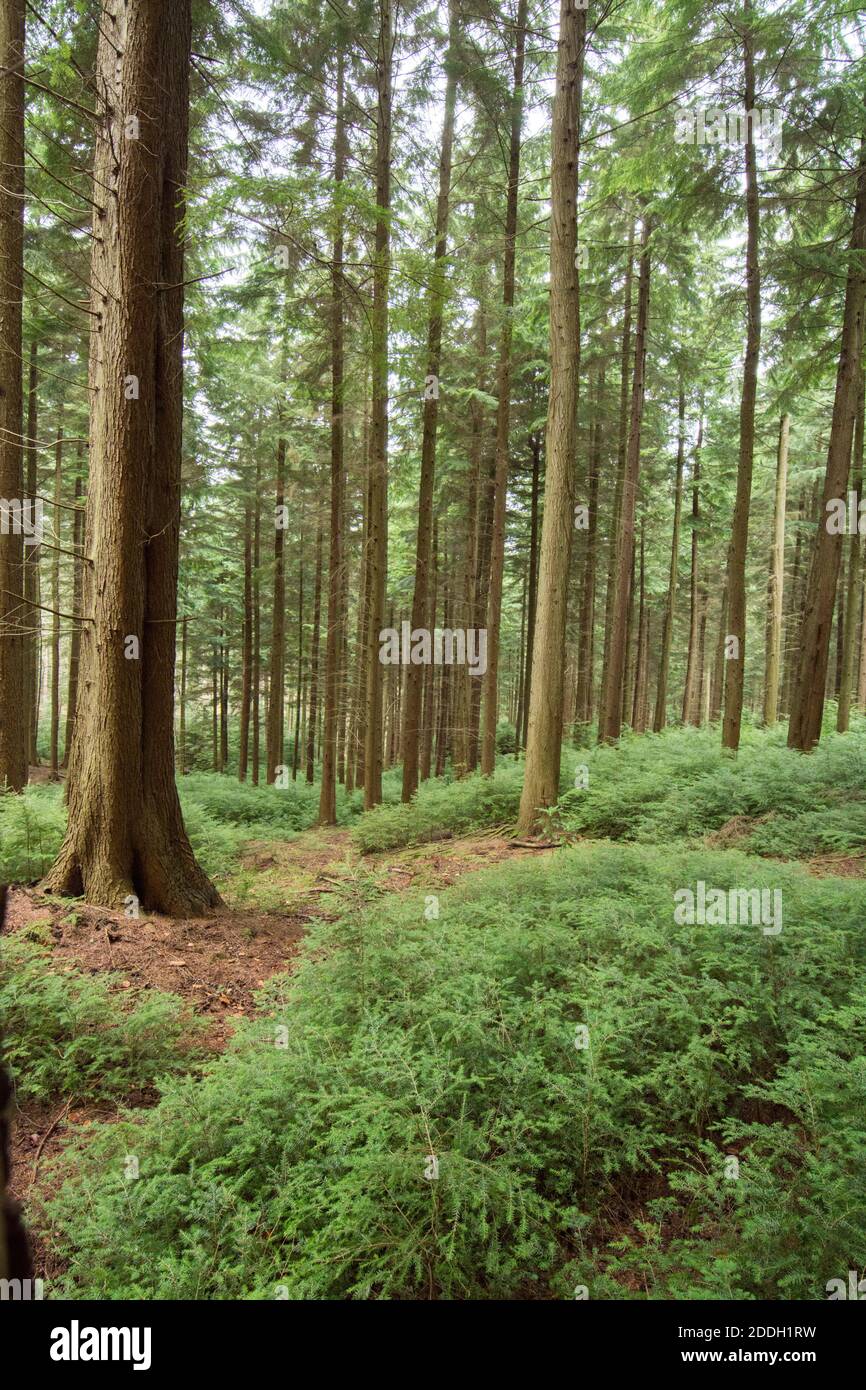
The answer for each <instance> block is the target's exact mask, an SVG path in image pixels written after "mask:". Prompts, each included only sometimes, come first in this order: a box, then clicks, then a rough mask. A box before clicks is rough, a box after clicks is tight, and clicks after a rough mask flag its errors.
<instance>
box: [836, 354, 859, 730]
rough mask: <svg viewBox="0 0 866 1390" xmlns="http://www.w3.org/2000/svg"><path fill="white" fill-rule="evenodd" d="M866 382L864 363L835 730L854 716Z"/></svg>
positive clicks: (853, 478) (853, 461)
mask: <svg viewBox="0 0 866 1390" xmlns="http://www.w3.org/2000/svg"><path fill="white" fill-rule="evenodd" d="M864 384H866V373H864V371H863V368H862V366H861V369H860V383H859V386H858V390H857V421H856V424H855V426H854V453H853V455H852V460H851V474H852V477H851V483H852V490H853V492H854V495H855V497H856V499H857V503H856V505H857V518H858V521H857V522H855V524H854V531H853V534H852V536H851V538H850V546H849V550H848V590H847V594H846V598H845V624H844V628H843V640H842V670H841V674H840V679H839V709H838V712H837V715H836V731H837V733H840V734H844V733H847V731H848V725H849V722H850V718H851V695H852V691H853V688H854V676H855V664H856V649H857V620H858V618H859V616H860V592H861V589H862V587H863V580H862V575H861V572H860V570H861V565H860V527H859V524H858V522H859V516H860V499H861V497H862V495H863V434H864V411H866V400H864Z"/></svg>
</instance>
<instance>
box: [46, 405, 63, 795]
mask: <svg viewBox="0 0 866 1390" xmlns="http://www.w3.org/2000/svg"><path fill="white" fill-rule="evenodd" d="M62 486H63V406H62V404H61V407H60V423H59V424H58V426H57V441H56V443H55V446H54V548H53V549H52V551H51V726H50V730H51V731H50V737H49V749H50V751H49V757H50V762H51V780H52V782H56V781H57V778H58V775H59V771H60V550H59V546H60V544H61V512H60V495H61V490H62Z"/></svg>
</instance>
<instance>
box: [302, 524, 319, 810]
mask: <svg viewBox="0 0 866 1390" xmlns="http://www.w3.org/2000/svg"><path fill="white" fill-rule="evenodd" d="M321 621H322V523H321V522H319V524H318V526H317V527H316V582H315V588H314V591H313V635H312V639H311V643H310V707H309V710H308V712H307V770H306V775H307V782H308V784H309V785H310V786H312V784H313V778H314V776H315V764H316V721H317V719H318V717H319V708H318V705H319V627H320V625H321Z"/></svg>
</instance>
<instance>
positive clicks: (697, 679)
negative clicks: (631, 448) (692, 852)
mask: <svg viewBox="0 0 866 1390" xmlns="http://www.w3.org/2000/svg"><path fill="white" fill-rule="evenodd" d="M703 442H704V403H703V399H701V409H700V419H699V421H698V437H697V441H696V443H695V460H694V469H693V472H692V543H691V544H692V554H691V568H690V570H689V650H688V656H687V659H686V680H685V688H684V690H683V723H684V724H696V725H697V724H700V722H701V682H702V679H703V670H704V658H703V651H702V650H701V629H702V625H703V626H704V627H705V626H706V594H705V593H703V592H702V590H701V583H700V542H699V538H698V528H699V526H700V519H701V488H700V482H701V449H702V447H703Z"/></svg>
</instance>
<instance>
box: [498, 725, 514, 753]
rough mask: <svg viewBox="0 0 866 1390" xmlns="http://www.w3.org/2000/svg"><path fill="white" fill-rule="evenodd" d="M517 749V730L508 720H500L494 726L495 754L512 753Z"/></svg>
mask: <svg viewBox="0 0 866 1390" xmlns="http://www.w3.org/2000/svg"><path fill="white" fill-rule="evenodd" d="M516 747H517V730H516V729H515V727H514V725H513V724H512V723H511V721H510V720H509V719H500V721H499V723H498V724H497V726H496V751H497V753H513V752H514V750H515V748H516Z"/></svg>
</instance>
